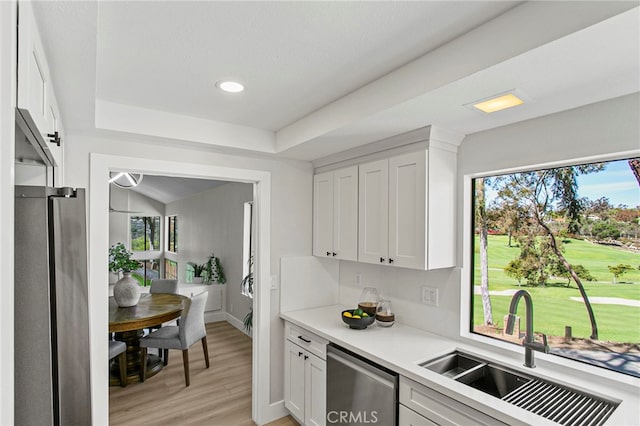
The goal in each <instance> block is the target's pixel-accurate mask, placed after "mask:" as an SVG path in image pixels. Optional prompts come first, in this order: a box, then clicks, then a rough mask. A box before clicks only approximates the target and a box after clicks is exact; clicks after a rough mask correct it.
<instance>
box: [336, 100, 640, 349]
mask: <svg viewBox="0 0 640 426" xmlns="http://www.w3.org/2000/svg"><path fill="white" fill-rule="evenodd" d="M638 117H640V95H638V94H634V95H629V96H624V97H620V98H617V99H613V100H610V101H605V102H599V103H596V104H592V105H588V106H585V107H581V108H577V109H574V110H570V111H565V112H561V113H557V114H552V115H549V116H546V117H541V118H537V119H533V120H528V121H524V122H521V123H517V124H513V125H509V126H504V127H500V128H497V129H493V130H488V131H484V132H479V133H475V134H472V135H469V136H467V137H466V138H465V139H464V141H463V142H462V144H461V146H460V149H459V153H458V190H457V192H458V197H457V205H458V208H457V211H458V218H457V229H458V235H457V237H456V239H457V256H458V261H457V265H458V266H459V267H461V266H463V257H464V255H465V254H466V253H465V250H466V248H465V242H466V238H467V236H465V235H463V232H462V229H463V228H464V226H465V225H466V223H467V222H468V220H467V218H465V217H463V205H464V201H465V197H470V195H469V194H466V193H464V188H463V181H464V177H465V175H469V174H474V173H484V172H491V171H497V170H504V169H510V168H517V167H523V166H534V165H540V164H545V163H553V162H562V161H568V160H572V159H580V158H585V157H593V156H603V155H604V156H606V155H611V154H614V153H621V152H627V153H629V152H630V151H633V150H635V155H640V124H639V122H640V120H639V118H638ZM358 273H359V274H362V286H372V287H377V288H378V290H379V291H380V292H381V293H382V295H383V296H384V297H386V298H389V299H390V300H391V301H392V305H393V308H394V310H395V313H396V315H397V318H398V320H399V321H402V322H405V323H407V324H410V325H413V326H415V327H418V328H421V329H423V330H426V331H430V332H433V333H437V334H442V335H447V336H449V337H453V338H455V337H457V336H459V335H460V324H461V315H460V312H461V309H464V310H466V309H467V305H466V303H465V305H464V306H463V307H462V308H461V300H466V294H465V293H463V292H468V273H467V272H466V270H465V269H460V268H455V269H442V270H436V271H415V270H410V269H403V268H390V267H384V266H380V265H369V264H364V263H356V262H345V261H342V262H341V263H340V302H341V303H342V304H345V305H348V306H355V303H356V302H357V300H358V296H359V295H360V292H361V288H360V287H358V286H356V284H355V283H356V278H355V276H356V274H358ZM461 282H462V283H463V285H462V286H461V284H460V283H461ZM423 285H427V286H430V287H436V288H438V290H439V296H440V303H439V306H438V307H433V306H426V305H422V304H420V302H419V301H420V297H421V293H420V288H421V287H422V286H423ZM466 323H467V319H466V318H464V317H462V324H466Z"/></svg>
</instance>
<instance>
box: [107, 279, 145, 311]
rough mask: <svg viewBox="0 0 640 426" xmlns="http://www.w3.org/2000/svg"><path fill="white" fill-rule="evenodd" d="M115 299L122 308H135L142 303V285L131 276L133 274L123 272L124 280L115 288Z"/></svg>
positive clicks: (119, 281)
mask: <svg viewBox="0 0 640 426" xmlns="http://www.w3.org/2000/svg"><path fill="white" fill-rule="evenodd" d="M113 298H114V299H115V300H116V303H117V304H118V306H120V307H121V308H128V307H130V306H135V305H137V304H138V302H139V301H140V285H139V284H138V280H136V279H135V278H133V277H132V276H131V272H123V273H122V278H120V279H119V280H118V282H117V283H116V285H115V286H113Z"/></svg>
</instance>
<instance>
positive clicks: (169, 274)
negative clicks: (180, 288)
mask: <svg viewBox="0 0 640 426" xmlns="http://www.w3.org/2000/svg"><path fill="white" fill-rule="evenodd" d="M164 277H165V279H168V280H177V279H178V262H176V261H173V260H171V259H165V260H164Z"/></svg>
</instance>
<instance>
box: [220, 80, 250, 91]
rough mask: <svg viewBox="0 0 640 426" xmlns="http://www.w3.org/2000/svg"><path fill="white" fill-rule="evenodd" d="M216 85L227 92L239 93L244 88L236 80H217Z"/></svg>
mask: <svg viewBox="0 0 640 426" xmlns="http://www.w3.org/2000/svg"><path fill="white" fill-rule="evenodd" d="M216 87H217V88H218V89H220V90H222V91H223V92H228V93H240V92H242V91H243V90H244V86H243V85H242V84H240V83H238V82H237V81H229V80H226V81H219V82H217V83H216Z"/></svg>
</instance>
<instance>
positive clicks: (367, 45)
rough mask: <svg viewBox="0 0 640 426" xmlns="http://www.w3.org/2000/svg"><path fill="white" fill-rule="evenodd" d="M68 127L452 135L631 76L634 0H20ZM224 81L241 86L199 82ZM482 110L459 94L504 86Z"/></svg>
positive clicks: (188, 135)
mask: <svg viewBox="0 0 640 426" xmlns="http://www.w3.org/2000/svg"><path fill="white" fill-rule="evenodd" d="M33 8H34V11H35V14H36V18H37V20H38V26H39V29H40V33H41V36H42V39H43V40H42V41H43V44H44V47H45V50H46V52H47V59H48V62H49V68H50V69H51V73H52V76H51V78H52V81H53V84H54V87H55V90H56V95H57V98H58V104H59V106H60V108H61V119H62V121H63V123H64V125H65V128H66V130H67V131H68V132H70V133H75V134H81V135H84V134H89V135H90V134H100V136H103V137H111V138H114V139H116V138H120V139H128V138H130V137H131V136H132V135H135V136H136V137H142V138H146V139H145V140H147V141H150V142H154V141H160V140H168V141H173V142H176V143H187V144H195V143H197V144H202V146H215V147H216V148H217V149H224V150H232V152H242V151H240V150H243V151H244V152H248V151H253V152H258V153H260V154H259V155H274V154H275V155H278V156H281V157H289V158H299V159H303V160H314V159H318V158H321V157H323V156H327V155H331V154H333V153H336V152H340V151H343V150H345V149H349V148H353V147H356V146H360V145H363V144H366V143H369V142H373V141H376V140H379V139H382V138H384V137H388V136H390V135H393V134H398V133H402V132H406V131H409V130H413V129H415V128H418V127H423V126H426V125H429V124H433V125H438V126H442V127H445V128H446V129H449V130H452V131H454V132H458V133H461V134H471V133H475V132H478V131H482V130H486V129H490V128H495V127H499V126H504V125H507V124H510V123H516V122H519V121H522V120H527V119H530V118H534V117H539V116H543V115H547V114H552V113H554V112H559V111H563V110H566V109H570V108H576V107H579V106H582V105H586V104H589V103H593V102H598V101H601V100H606V99H611V98H614V97H617V96H622V95H625V94H629V93H637V92H638V91H639V90H640V88H639V85H640V59H638V54H639V52H640V33H639V31H640V30H639V29H640V26H638V22H640V7H639V6H638V2H637V1H627V2H624V1H568V2H556V1H550V2H538V1H534V2H500V1H471V2H458V1H426V2H330V1H326V2H271V1H269V2H171V1H169V2H163V1H153V2H85V1H80V2H69V1H55V2H46V1H43V2H34V3H33ZM226 78H235V79H238V80H240V81H242V82H243V83H245V85H246V86H247V90H246V92H245V93H243V94H241V95H229V94H223V93H221V92H219V91H217V90H216V89H215V88H214V83H215V82H216V81H217V80H220V79H226ZM514 88H515V89H519V90H522V91H524V92H525V94H527V95H528V96H529V97H530V98H531V102H529V103H527V104H525V105H524V106H521V107H517V108H513V109H511V110H507V111H504V112H500V113H497V114H494V115H491V116H483V115H479V114H476V113H475V112H474V111H471V110H469V109H468V108H465V107H464V106H463V105H464V104H466V103H468V102H471V101H474V100H477V99H480V98H483V97H486V96H490V95H493V94H496V93H500V92H504V91H506V90H509V89H514Z"/></svg>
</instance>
